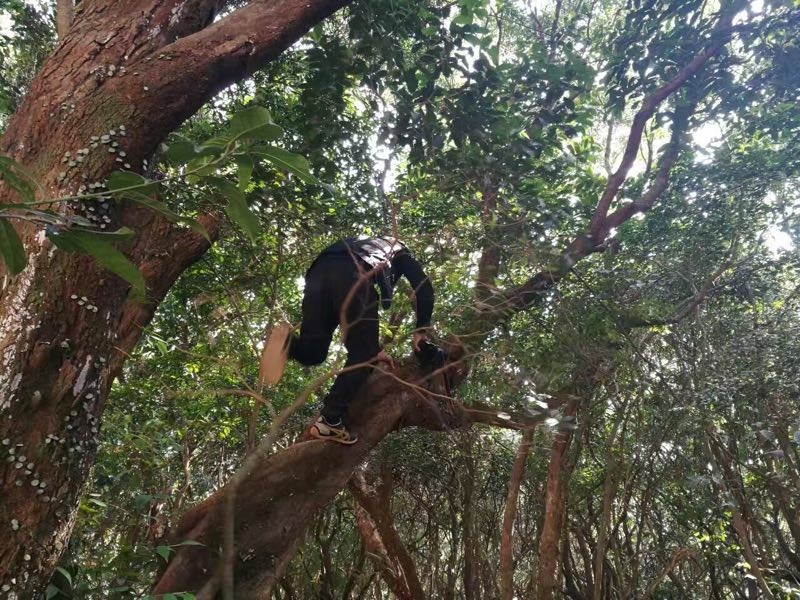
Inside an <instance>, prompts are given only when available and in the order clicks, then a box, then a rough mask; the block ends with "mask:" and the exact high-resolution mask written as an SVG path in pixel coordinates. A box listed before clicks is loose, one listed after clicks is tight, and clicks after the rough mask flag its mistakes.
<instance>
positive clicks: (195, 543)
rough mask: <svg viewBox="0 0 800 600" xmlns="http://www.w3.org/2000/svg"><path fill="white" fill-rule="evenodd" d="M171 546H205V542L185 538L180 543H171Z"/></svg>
mask: <svg viewBox="0 0 800 600" xmlns="http://www.w3.org/2000/svg"><path fill="white" fill-rule="evenodd" d="M173 546H205V544H203V543H202V542H198V541H197V540H185V541H183V542H181V543H180V544H173Z"/></svg>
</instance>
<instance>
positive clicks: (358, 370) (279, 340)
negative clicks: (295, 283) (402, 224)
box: [259, 236, 436, 444]
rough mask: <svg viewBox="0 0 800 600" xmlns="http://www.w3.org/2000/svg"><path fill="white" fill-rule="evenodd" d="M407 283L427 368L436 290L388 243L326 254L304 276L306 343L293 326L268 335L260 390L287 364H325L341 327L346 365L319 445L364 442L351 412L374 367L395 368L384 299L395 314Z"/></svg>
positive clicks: (347, 245)
mask: <svg viewBox="0 0 800 600" xmlns="http://www.w3.org/2000/svg"><path fill="white" fill-rule="evenodd" d="M401 276H403V277H405V278H406V279H408V281H409V283H410V284H411V286H412V288H413V290H414V292H415V295H416V313H417V323H416V330H415V331H414V333H413V337H412V347H413V349H414V351H415V353H417V355H418V356H420V357H423V358H422V359H423V360H424V357H425V356H428V355H430V354H431V353H435V350H436V349H435V346H433V344H430V342H429V341H428V328H429V327H430V320H431V314H432V313H433V286H432V285H431V283H430V280H429V279H428V277H427V275H425V272H424V271H423V269H422V267H421V266H420V264H419V262H417V260H416V259H415V258H414V257H413V256H412V255H411V253H410V252H409V250H408V248H406V246H405V245H404V244H403V243H402V242H400V241H398V240H397V239H395V238H393V237H388V236H383V237H371V238H366V239H356V238H347V239H343V240H339V241H338V242H336V243H334V244H332V245H331V246H328V247H327V248H326V249H325V250H324V251H323V252H322V253H321V254H320V255H319V256H318V257H317V258H316V260H314V262H313V263H312V264H311V267H309V269H308V271H307V272H306V277H305V280H306V285H305V291H304V294H303V321H302V323H301V325H300V335H299V336H296V335H292V327H291V325H289V324H288V323H282V324H280V325H278V326H277V327H275V328H274V329H273V330H272V331H271V332H270V335H269V337H268V339H267V343H266V345H265V347H264V352H263V354H262V359H261V370H260V373H259V378H260V380H261V382H262V383H270V384H275V383H277V382H278V381H279V380H280V378H281V376H282V375H283V370H284V368H285V366H286V362H287V360H288V358H293V359H294V360H296V361H297V362H299V363H300V364H303V365H317V364H320V363H321V362H323V361H324V360H325V357H326V356H327V355H328V348H329V347H330V344H331V340H332V339H333V332H334V331H335V330H336V327H337V326H339V327H341V330H342V338H343V340H344V345H345V348H346V349H347V362H346V363H345V367H344V370H343V371H342V372H341V373H340V374H339V375H338V377H337V378H336V381H335V382H334V384H333V387H332V388H331V390H330V392H328V394H327V396H325V399H324V401H323V409H322V414H321V415H320V417H319V419H318V420H317V421H316V422H315V423H314V425H313V426H312V428H311V435H312V436H313V437H317V438H321V439H330V440H333V441H335V442H339V443H341V444H354V443H356V442H357V441H358V435H357V434H356V433H355V432H354V431H352V430H351V429H348V428H347V409H348V405H349V404H350V401H351V400H352V399H353V398H354V397H355V396H356V394H357V393H358V390H359V389H360V388H361V386H362V385H363V384H364V382H365V381H366V379H367V377H368V376H369V373H370V369H371V367H370V365H369V363H373V364H374V363H376V362H384V363H386V364H388V365H389V366H390V367H391V366H393V363H392V359H391V357H390V356H389V355H388V354H386V352H384V351H383V350H382V349H381V347H380V343H379V341H378V302H379V299H380V304H381V306H382V307H383V308H384V309H386V308H389V306H390V305H391V302H392V294H393V291H394V286H395V284H396V283H397V280H398V279H399V278H400V277H401ZM376 286H377V288H378V291H376V289H375V287H376ZM379 295H380V298H379ZM357 365H363V366H357Z"/></svg>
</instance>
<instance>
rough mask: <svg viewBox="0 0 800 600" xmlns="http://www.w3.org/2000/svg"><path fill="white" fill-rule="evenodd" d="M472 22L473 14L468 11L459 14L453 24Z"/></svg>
mask: <svg viewBox="0 0 800 600" xmlns="http://www.w3.org/2000/svg"><path fill="white" fill-rule="evenodd" d="M471 23H472V15H471V14H469V13H466V12H462V13H459V15H458V16H457V17H456V18H455V19H453V24H455V25H462V26H463V25H470V24H471Z"/></svg>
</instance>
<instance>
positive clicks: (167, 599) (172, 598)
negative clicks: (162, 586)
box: [162, 594, 180, 600]
mask: <svg viewBox="0 0 800 600" xmlns="http://www.w3.org/2000/svg"><path fill="white" fill-rule="evenodd" d="M162 598H164V600H180V598H179V597H178V594H164V595H163V596H162Z"/></svg>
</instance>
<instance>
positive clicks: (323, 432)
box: [310, 417, 358, 446]
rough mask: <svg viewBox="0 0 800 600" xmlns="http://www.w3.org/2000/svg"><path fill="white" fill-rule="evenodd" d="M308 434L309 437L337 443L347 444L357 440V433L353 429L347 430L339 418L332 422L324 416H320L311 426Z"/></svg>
mask: <svg viewBox="0 0 800 600" xmlns="http://www.w3.org/2000/svg"><path fill="white" fill-rule="evenodd" d="M310 434H311V437H315V438H318V439H320V440H330V441H332V442H337V443H339V444H347V445H348V446H349V445H351V444H355V443H356V442H357V441H358V435H357V434H356V433H355V432H354V431H347V428H346V427H345V426H344V422H343V421H342V420H341V419H339V420H338V421H336V422H335V423H332V422H330V421H328V420H327V419H326V418H325V417H320V418H319V419H317V422H316V423H314V424H313V425H312V426H311V431H310Z"/></svg>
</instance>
